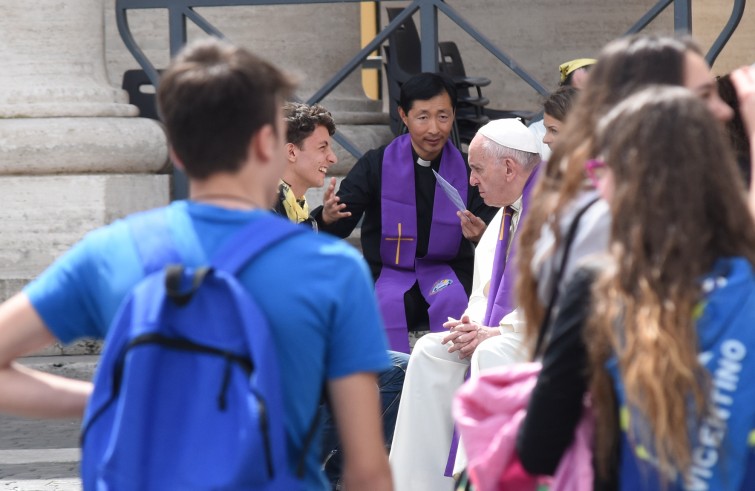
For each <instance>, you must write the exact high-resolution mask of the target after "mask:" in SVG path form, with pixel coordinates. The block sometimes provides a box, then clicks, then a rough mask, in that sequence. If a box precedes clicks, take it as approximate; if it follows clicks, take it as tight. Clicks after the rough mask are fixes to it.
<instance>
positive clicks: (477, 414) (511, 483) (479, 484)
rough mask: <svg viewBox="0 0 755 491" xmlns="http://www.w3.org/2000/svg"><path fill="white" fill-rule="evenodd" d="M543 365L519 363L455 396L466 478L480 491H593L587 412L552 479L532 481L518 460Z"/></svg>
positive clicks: (481, 378) (590, 417) (497, 370)
mask: <svg viewBox="0 0 755 491" xmlns="http://www.w3.org/2000/svg"><path fill="white" fill-rule="evenodd" d="M540 369H541V365H540V363H518V364H515V365H507V366H504V367H499V368H495V369H491V370H486V371H484V372H482V373H481V374H480V376H478V377H476V378H473V379H470V380H469V381H467V382H466V383H465V384H464V385H462V387H461V388H460V389H459V391H458V392H457V393H456V397H455V398H454V403H453V412H454V419H455V420H456V425H457V428H458V429H459V432H460V434H461V438H462V441H463V444H464V448H465V450H466V452H467V458H468V461H469V463H468V465H467V472H468V474H469V478H470V480H471V481H472V483H473V484H474V485H475V487H476V489H477V490H478V491H506V490H509V491H510V490H516V491H535V490H536V489H537V486H538V485H539V484H550V490H551V491H583V490H584V491H591V490H592V487H593V468H592V438H593V436H592V435H593V427H594V420H593V415H592V411H591V409H590V407H589V405H586V406H585V410H584V411H583V413H582V419H581V420H580V422H579V425H578V427H577V430H576V433H575V438H574V443H573V444H572V446H571V447H570V448H569V449H568V450H567V451H566V453H565V454H564V457H563V458H562V459H561V462H560V463H559V466H558V469H557V471H556V475H555V476H554V477H553V479H551V478H549V477H544V476H531V475H530V474H528V473H527V472H526V471H525V470H524V469H523V468H522V466H521V463H520V462H519V457H518V456H517V455H516V448H515V446H516V436H517V432H518V430H519V426H520V425H521V423H522V420H523V419H524V417H525V415H526V411H527V404H528V403H529V400H530V396H531V394H532V390H533V389H534V388H535V383H536V382H537V377H538V374H539V373H540Z"/></svg>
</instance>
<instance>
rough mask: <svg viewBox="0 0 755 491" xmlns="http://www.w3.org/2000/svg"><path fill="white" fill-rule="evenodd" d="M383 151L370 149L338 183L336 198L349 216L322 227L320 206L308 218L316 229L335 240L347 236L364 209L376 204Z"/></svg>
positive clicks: (378, 194) (378, 201)
mask: <svg viewBox="0 0 755 491" xmlns="http://www.w3.org/2000/svg"><path fill="white" fill-rule="evenodd" d="M384 150H385V148H384V147H381V148H379V149H375V150H370V151H369V152H367V153H365V154H364V155H363V156H362V158H360V159H359V160H358V161H357V162H356V164H354V167H352V168H351V170H350V171H349V173H348V174H347V175H346V177H345V178H344V179H343V181H341V184H340V186H339V188H338V192H337V193H336V195H337V196H338V197H339V198H340V201H341V203H344V204H346V209H345V211H349V212H351V216H349V217H346V218H341V219H340V220H338V221H336V222H334V223H331V224H330V225H326V224H325V223H324V222H323V220H322V211H323V207H322V206H319V207H317V208H316V209H315V210H314V211H313V212H312V216H313V217H314V218H315V220H317V225H318V228H319V229H320V230H322V231H325V232H328V233H330V234H333V235H335V236H337V237H341V238H346V237H348V236H349V235H350V234H351V232H352V231H353V230H354V228H355V227H356V226H357V223H359V220H360V219H361V218H362V215H363V214H364V213H365V211H366V210H367V208H369V207H375V206H376V203H377V204H379V203H380V177H381V176H380V171H381V168H382V159H383V153H384Z"/></svg>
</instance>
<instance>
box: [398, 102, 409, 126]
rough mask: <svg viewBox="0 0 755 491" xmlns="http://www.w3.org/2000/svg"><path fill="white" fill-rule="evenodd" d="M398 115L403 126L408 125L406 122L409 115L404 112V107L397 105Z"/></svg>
mask: <svg viewBox="0 0 755 491" xmlns="http://www.w3.org/2000/svg"><path fill="white" fill-rule="evenodd" d="M398 116H399V117H400V118H401V121H403V122H404V126H406V127H407V128H408V127H409V123H408V121H409V117H408V116H407V115H406V113H405V112H404V108H403V107H399V108H398Z"/></svg>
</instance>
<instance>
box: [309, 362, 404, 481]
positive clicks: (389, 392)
mask: <svg viewBox="0 0 755 491" xmlns="http://www.w3.org/2000/svg"><path fill="white" fill-rule="evenodd" d="M388 356H389V357H390V359H391V367H390V368H389V369H387V370H385V371H383V372H380V373H379V374H378V381H377V383H378V389H380V406H381V410H382V416H383V438H384V439H385V448H386V451H390V447H391V441H393V429H394V427H395V426H396V415H397V414H398V405H399V402H401V388H402V387H403V386H404V375H405V374H406V365H407V364H408V363H409V355H407V354H406V353H400V352H398V351H388ZM322 414H323V418H324V423H323V439H322V443H323V445H322V461H323V469H324V470H325V474H326V475H327V476H328V481H330V483H331V485H332V486H333V489H334V490H337V489H340V485H341V474H342V472H343V462H342V455H341V448H340V442H339V440H338V433H337V431H336V425H335V422H334V421H333V416H332V413H331V412H330V408H329V407H328V405H327V404H325V405H324V407H323V411H322Z"/></svg>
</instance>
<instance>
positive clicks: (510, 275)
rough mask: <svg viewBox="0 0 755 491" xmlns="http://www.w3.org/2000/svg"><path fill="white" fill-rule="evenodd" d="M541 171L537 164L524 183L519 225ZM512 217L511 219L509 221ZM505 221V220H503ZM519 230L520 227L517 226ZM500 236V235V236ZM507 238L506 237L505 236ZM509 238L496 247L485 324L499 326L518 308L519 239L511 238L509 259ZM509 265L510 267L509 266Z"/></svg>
mask: <svg viewBox="0 0 755 491" xmlns="http://www.w3.org/2000/svg"><path fill="white" fill-rule="evenodd" d="M539 171H540V166H539V165H538V166H536V167H535V168H534V169H533V170H532V173H531V174H530V176H529V178H527V182H526V183H524V189H522V208H521V214H520V217H519V225H520V226H521V224H522V218H523V217H524V212H526V210H527V205H528V203H529V201H530V194H531V193H532V188H534V187H535V181H537V175H538V173H539ZM510 220H511V219H509V223H511V222H510ZM502 222H504V220H502ZM517 230H519V227H517ZM503 232H504V233H503V234H501V235H504V236H508V233H507V232H508V230H503ZM499 237H500V236H499ZM504 238H506V237H504ZM507 242H508V241H507V240H499V241H498V245H497V246H496V248H495V257H494V259H493V275H492V276H491V277H490V292H489V293H488V306H487V309H486V310H485V319H484V321H483V325H485V326H497V325H498V323H499V322H500V321H501V319H503V318H504V317H505V316H506V315H507V314H508V313H509V312H511V311H513V310H514V309H515V308H516V296H515V295H514V288H516V273H517V271H516V269H517V268H516V264H515V261H516V250H517V244H518V242H519V241H517V240H516V236H514V237H513V238H512V240H511V245H510V247H509V249H510V250H509V251H508V260H507V259H506V256H507V254H506V244H507ZM507 265H508V266H509V267H507Z"/></svg>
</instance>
